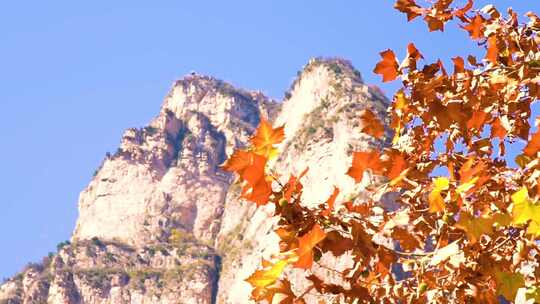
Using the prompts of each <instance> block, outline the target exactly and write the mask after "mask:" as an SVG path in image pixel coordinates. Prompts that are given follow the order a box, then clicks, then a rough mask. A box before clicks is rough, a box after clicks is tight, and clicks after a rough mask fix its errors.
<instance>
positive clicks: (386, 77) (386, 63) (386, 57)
mask: <svg viewBox="0 0 540 304" xmlns="http://www.w3.org/2000/svg"><path fill="white" fill-rule="evenodd" d="M380 55H381V57H382V60H381V61H380V62H379V63H377V65H376V66H375V69H374V70H373V72H374V73H375V74H379V75H382V77H383V82H388V81H392V80H394V79H396V78H397V77H398V75H399V70H398V68H399V65H398V62H397V59H396V55H395V54H394V52H393V51H392V50H386V51H384V52H381V53H380Z"/></svg>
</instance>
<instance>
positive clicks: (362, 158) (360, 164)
mask: <svg viewBox="0 0 540 304" xmlns="http://www.w3.org/2000/svg"><path fill="white" fill-rule="evenodd" d="M367 169H371V170H372V171H373V173H381V172H382V170H383V166H382V163H381V161H380V153H379V152H378V151H370V152H354V154H353V161H352V166H351V167H350V168H349V171H347V175H349V176H350V177H352V178H354V180H355V181H356V182H357V183H359V182H360V181H361V180H362V177H363V176H364V171H366V170H367Z"/></svg>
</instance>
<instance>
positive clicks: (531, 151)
mask: <svg viewBox="0 0 540 304" xmlns="http://www.w3.org/2000/svg"><path fill="white" fill-rule="evenodd" d="M538 151H540V129H539V130H538V131H536V133H534V134H533V135H532V136H531V139H530V140H529V142H528V143H527V146H526V147H525V149H524V150H523V153H525V155H527V156H530V157H533V156H536V154H537V153H538Z"/></svg>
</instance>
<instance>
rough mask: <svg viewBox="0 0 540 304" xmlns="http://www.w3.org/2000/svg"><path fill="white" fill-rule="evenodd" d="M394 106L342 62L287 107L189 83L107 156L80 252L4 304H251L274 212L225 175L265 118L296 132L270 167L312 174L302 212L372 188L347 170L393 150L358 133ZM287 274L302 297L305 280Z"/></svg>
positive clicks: (59, 256) (55, 263)
mask: <svg viewBox="0 0 540 304" xmlns="http://www.w3.org/2000/svg"><path fill="white" fill-rule="evenodd" d="M387 106H388V100H387V99H386V98H385V97H384V95H383V94H382V93H381V92H380V90H378V89H376V88H373V87H370V86H367V85H366V84H364V82H363V80H362V78H361V76H360V74H359V73H358V72H357V71H356V70H355V69H354V68H353V67H352V65H351V64H350V62H348V61H346V60H343V59H324V58H316V59H312V60H310V62H309V63H308V64H307V65H306V66H305V67H304V68H303V70H302V71H300V72H299V74H298V77H297V79H296V80H295V81H294V83H293V84H292V86H291V89H290V90H289V91H288V92H287V93H286V96H285V99H284V100H283V101H282V102H277V101H275V100H272V99H270V98H268V97H265V96H264V95H263V94H262V93H260V92H252V91H246V90H242V89H238V88H235V87H233V86H232V85H230V84H228V83H226V82H223V81H220V80H218V79H215V78H212V77H208V76H201V75H197V74H191V75H188V76H186V77H185V78H183V79H182V80H179V81H177V82H175V83H174V85H173V86H172V89H171V90H170V92H169V94H168V95H167V96H166V98H165V100H164V102H163V105H162V107H161V110H160V112H159V114H158V115H157V116H156V117H155V118H154V119H153V120H152V121H151V122H150V123H149V124H148V125H147V126H146V127H144V128H141V129H128V130H127V131H126V132H125V133H124V135H123V136H122V140H121V144H120V147H119V148H118V150H117V151H116V153H114V154H112V155H107V156H106V157H105V159H104V160H103V163H102V165H101V166H100V168H99V169H98V170H97V171H96V174H95V176H94V178H93V179H92V181H91V182H90V184H89V185H88V187H87V188H86V189H85V190H84V191H83V192H82V193H81V195H80V199H79V218H78V220H77V225H76V228H75V230H74V232H73V235H72V238H71V240H70V242H66V243H63V244H61V245H59V249H58V252H57V253H56V254H54V255H51V256H49V257H45V258H44V259H43V261H42V263H39V264H29V265H28V266H27V267H26V268H25V269H24V270H23V271H21V272H20V273H19V274H17V275H16V276H15V277H13V278H11V279H9V280H7V281H6V282H4V283H3V284H2V285H1V286H0V303H6V304H7V303H50V304H53V303H54V304H57V303H68V304H71V303H90V304H94V303H96V304H97V303H111V304H112V303H115V304H116V303H120V304H121V303H141V304H142V303H145V304H146V303H163V304H165V303H200V304H203V303H204V304H206V303H249V294H250V291H251V289H250V286H249V284H248V283H246V282H244V279H245V278H246V277H247V276H249V275H250V274H251V273H252V272H253V271H254V270H255V269H256V268H257V267H258V266H259V264H260V262H261V258H262V257H268V256H269V255H270V254H272V253H275V252H277V251H278V248H277V246H278V242H277V236H276V235H275V234H274V233H273V231H272V227H273V226H274V224H275V220H274V219H272V218H271V217H270V216H269V214H270V212H271V210H270V208H271V207H261V208H256V206H254V205H253V204H251V203H248V202H245V201H243V200H242V199H239V190H240V189H239V186H238V185H237V184H235V183H234V180H235V177H234V176H232V175H231V174H228V173H226V172H224V171H222V170H220V169H219V165H220V164H221V163H223V162H224V160H225V159H226V158H227V156H228V155H230V154H231V153H232V152H233V150H234V149H235V148H240V147H244V146H245V145H246V144H247V142H248V139H249V137H250V136H251V135H252V134H253V132H254V130H255V129H256V127H257V125H258V124H259V122H260V120H261V117H266V118H268V119H269V120H271V121H273V122H274V124H275V125H282V124H285V141H284V142H283V143H282V144H281V146H280V151H281V153H280V156H279V157H278V158H277V159H276V160H275V161H274V163H272V164H271V166H273V167H274V168H276V169H277V170H278V171H279V172H282V173H284V177H285V176H288V174H289V173H299V172H301V171H303V170H304V169H305V168H307V167H309V171H308V173H307V175H306V176H305V179H304V185H305V190H304V194H303V195H304V196H303V199H304V201H305V202H309V204H314V205H317V204H320V203H322V202H323V201H325V200H326V198H328V196H329V195H330V193H331V191H332V189H333V186H334V185H336V186H338V187H339V188H340V189H342V191H341V194H340V195H342V196H347V195H351V194H352V193H358V192H360V193H361V189H362V187H365V186H366V185H365V184H360V185H355V184H354V183H353V181H352V179H351V178H350V177H348V176H346V175H345V174H344V172H346V170H347V167H348V165H349V164H350V155H351V152H352V151H353V150H363V149H366V148H368V147H382V146H384V145H385V144H386V142H381V141H377V140H374V139H373V138H371V137H369V136H367V135H365V134H362V133H361V132H359V129H358V127H359V123H360V121H359V118H358V117H359V115H358V114H359V112H360V111H362V110H363V109H366V108H368V109H370V110H371V111H372V112H374V113H376V114H378V116H379V117H380V118H381V119H384V117H385V112H386V108H387ZM323 260H324V261H326V262H328V263H331V264H332V265H333V266H335V267H336V268H339V267H342V266H344V265H346V263H347V260H346V259H336V258H334V257H332V256H324V257H323ZM315 271H318V272H320V273H323V275H324V276H325V277H327V278H329V279H330V280H331V279H332V276H333V274H332V273H328V272H325V270H324V269H316V270H315ZM288 275H289V276H290V277H291V278H293V283H294V284H293V287H294V288H295V289H296V290H299V291H300V290H302V287H303V286H305V282H304V281H303V280H302V278H301V275H300V273H299V272H297V271H290V272H289V273H288ZM336 279H337V278H336Z"/></svg>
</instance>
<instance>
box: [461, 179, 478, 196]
mask: <svg viewBox="0 0 540 304" xmlns="http://www.w3.org/2000/svg"><path fill="white" fill-rule="evenodd" d="M477 181H478V176H476V177H474V178H472V179H471V180H469V181H467V182H465V183H463V184H461V185H459V187H457V189H456V192H457V193H460V194H461V193H465V192H467V191H469V190H470V189H471V188H472V187H474V185H475V184H476V182H477Z"/></svg>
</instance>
